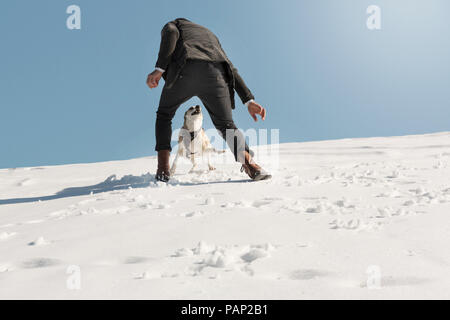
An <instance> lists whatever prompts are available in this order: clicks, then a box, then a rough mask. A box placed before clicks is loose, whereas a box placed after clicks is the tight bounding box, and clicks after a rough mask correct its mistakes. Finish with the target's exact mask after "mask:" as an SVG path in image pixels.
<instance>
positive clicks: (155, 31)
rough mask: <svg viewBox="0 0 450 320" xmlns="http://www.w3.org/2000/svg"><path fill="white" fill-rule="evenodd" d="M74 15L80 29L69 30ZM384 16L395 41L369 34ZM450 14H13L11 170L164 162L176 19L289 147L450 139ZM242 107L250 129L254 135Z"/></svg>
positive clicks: (114, 8)
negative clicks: (161, 62) (160, 126)
mask: <svg viewBox="0 0 450 320" xmlns="http://www.w3.org/2000/svg"><path fill="white" fill-rule="evenodd" d="M71 4H76V5H79V6H80V7H81V10H82V29H81V30H77V31H75V30H73V31H71V30H68V29H67V28H66V18H67V16H68V15H67V14H66V8H67V7H68V6H69V5H71ZM371 4H375V5H379V6H380V7H381V10H382V17H381V18H382V30H379V31H369V30H368V29H367V27H366V18H367V15H366V8H367V6H368V5H371ZM449 12H450V2H449V1H446V0H420V1H419V0H396V1H388V0H370V1H366V0H339V1H336V0H321V1H317V0H307V1H301V0H283V1H275V0H270V1H269V0H227V1H217V0H216V1H211V0H191V1H186V0H177V1H175V0H164V1H162V0H161V1H155V0H151V1H150V0H127V1H125V0H120V1H119V0H117V1H107V0H95V1H93V0H77V1H75V0H73V1H65V0H39V1H35V0H28V1H24V0H5V1H1V2H0V15H1V18H0V34H1V37H0V40H1V50H0V57H1V59H0V60H1V69H0V77H1V78H0V108H1V109H0V110H1V114H0V168H7V167H21V166H37V165H52V164H65V163H78V162H94V161H104V160H115V159H127V158H133V157H140V156H146V155H152V154H154V144H155V139H154V121H155V111H156V108H157V105H158V101H159V95H160V93H161V87H162V86H160V88H158V89H155V90H152V91H150V90H149V89H148V88H147V87H146V85H145V79H146V76H147V74H148V73H149V72H150V71H152V70H153V66H154V63H155V60H156V56H157V52H158V48H159V41H160V30H161V28H162V26H163V25H164V24H165V23H166V22H167V21H169V20H172V19H174V18H177V17H186V18H188V19H190V20H192V21H194V22H197V23H200V24H203V25H205V26H207V27H209V28H210V29H211V30H213V31H214V32H215V33H216V34H217V35H218V36H219V38H220V39H221V42H222V45H223V47H224V48H225V50H226V51H227V53H228V56H229V57H230V58H231V60H232V61H233V63H234V64H235V65H236V66H237V67H238V69H239V70H240V73H241V75H242V76H243V78H244V79H245V81H246V82H247V84H248V86H249V87H250V88H251V90H252V91H253V93H254V94H255V96H256V98H257V101H258V102H260V103H261V104H263V105H264V106H265V107H266V108H267V110H268V117H267V120H266V121H265V122H264V123H262V122H258V123H257V124H256V128H268V129H271V128H279V129H280V140H281V142H291V141H306V140H322V139H336V138H344V137H367V136H389V135H403V134H414V133H427V132H436V131H448V130H450V93H449V92H450V37H449V34H450V21H449V20H448V15H449ZM196 102H197V100H195V99H194V100H192V101H191V102H189V103H187V104H185V105H183V106H182V107H181V110H179V113H178V115H177V117H176V118H175V120H174V126H175V127H179V126H181V121H182V113H183V112H184V110H185V109H186V107H187V106H188V105H191V104H192V103H196ZM238 102H239V103H238V104H237V108H236V110H235V112H234V116H235V121H236V123H237V125H238V126H239V127H241V128H243V129H247V128H249V127H253V126H255V125H254V123H253V122H252V120H251V118H250V117H249V116H248V114H247V111H246V109H245V108H244V107H243V106H242V104H241V103H240V101H239V100H238ZM210 127H212V124H211V122H210V120H209V117H208V121H206V123H205V128H210ZM149 169H153V168H149Z"/></svg>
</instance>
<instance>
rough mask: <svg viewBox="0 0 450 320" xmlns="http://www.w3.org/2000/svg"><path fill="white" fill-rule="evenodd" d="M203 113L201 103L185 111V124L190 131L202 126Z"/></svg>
mask: <svg viewBox="0 0 450 320" xmlns="http://www.w3.org/2000/svg"><path fill="white" fill-rule="evenodd" d="M202 123H203V114H202V108H201V107H200V106H199V105H196V106H192V107H190V108H189V109H188V110H187V111H186V112H185V113H184V126H185V127H186V129H188V130H189V131H197V130H200V129H201V128H202Z"/></svg>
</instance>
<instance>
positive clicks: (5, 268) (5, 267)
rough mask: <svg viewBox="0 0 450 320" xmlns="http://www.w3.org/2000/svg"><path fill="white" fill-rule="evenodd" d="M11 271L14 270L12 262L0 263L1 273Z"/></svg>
mask: <svg viewBox="0 0 450 320" xmlns="http://www.w3.org/2000/svg"><path fill="white" fill-rule="evenodd" d="M11 271H13V267H12V266H11V265H10V264H8V263H4V264H0V273H4V272H11Z"/></svg>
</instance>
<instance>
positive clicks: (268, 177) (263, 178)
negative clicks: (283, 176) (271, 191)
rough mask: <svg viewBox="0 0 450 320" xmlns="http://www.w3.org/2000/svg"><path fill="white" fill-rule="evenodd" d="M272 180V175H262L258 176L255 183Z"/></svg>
mask: <svg viewBox="0 0 450 320" xmlns="http://www.w3.org/2000/svg"><path fill="white" fill-rule="evenodd" d="M270 178H272V175H271V174H260V175H257V176H256V177H255V179H253V181H263V180H269V179H270Z"/></svg>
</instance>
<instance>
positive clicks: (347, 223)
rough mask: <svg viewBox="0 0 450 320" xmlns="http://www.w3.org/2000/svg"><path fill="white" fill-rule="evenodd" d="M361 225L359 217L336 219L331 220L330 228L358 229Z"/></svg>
mask: <svg viewBox="0 0 450 320" xmlns="http://www.w3.org/2000/svg"><path fill="white" fill-rule="evenodd" d="M360 225H361V222H360V220H359V219H349V220H343V219H335V220H333V221H331V222H330V229H346V230H355V229H358V228H359V227H360Z"/></svg>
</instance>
